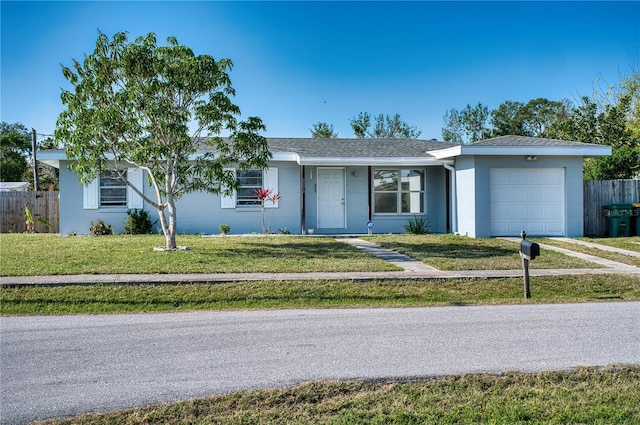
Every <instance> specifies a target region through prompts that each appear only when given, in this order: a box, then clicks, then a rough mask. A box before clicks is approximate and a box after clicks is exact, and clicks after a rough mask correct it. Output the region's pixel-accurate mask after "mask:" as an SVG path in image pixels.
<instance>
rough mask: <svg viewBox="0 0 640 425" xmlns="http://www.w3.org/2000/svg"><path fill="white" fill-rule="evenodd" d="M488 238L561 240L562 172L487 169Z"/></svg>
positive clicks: (562, 208)
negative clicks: (520, 236)
mask: <svg viewBox="0 0 640 425" xmlns="http://www.w3.org/2000/svg"><path fill="white" fill-rule="evenodd" d="M490 198H491V205H490V208H491V236H516V235H518V234H519V233H520V231H522V230H525V231H526V232H527V234H529V235H536V236H565V234H566V232H565V211H566V204H565V170H564V168H491V170H490Z"/></svg>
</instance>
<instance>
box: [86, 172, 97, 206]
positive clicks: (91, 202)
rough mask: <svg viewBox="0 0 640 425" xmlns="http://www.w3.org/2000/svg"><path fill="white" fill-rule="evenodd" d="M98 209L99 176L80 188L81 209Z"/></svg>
mask: <svg viewBox="0 0 640 425" xmlns="http://www.w3.org/2000/svg"><path fill="white" fill-rule="evenodd" d="M99 207H100V176H98V177H96V178H95V179H93V180H91V182H90V183H89V184H85V185H84V186H82V208H83V209H85V210H97V209H98V208H99Z"/></svg>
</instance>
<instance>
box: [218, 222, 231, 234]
mask: <svg viewBox="0 0 640 425" xmlns="http://www.w3.org/2000/svg"><path fill="white" fill-rule="evenodd" d="M218 229H220V233H222V234H223V235H226V234H228V233H229V232H230V231H231V226H229V225H228V224H221V225H220V226H218Z"/></svg>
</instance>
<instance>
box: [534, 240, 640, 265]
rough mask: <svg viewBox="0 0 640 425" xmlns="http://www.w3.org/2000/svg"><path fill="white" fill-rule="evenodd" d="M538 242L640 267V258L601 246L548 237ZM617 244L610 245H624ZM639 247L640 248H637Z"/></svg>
mask: <svg viewBox="0 0 640 425" xmlns="http://www.w3.org/2000/svg"><path fill="white" fill-rule="evenodd" d="M639 239H640V238H639ZM536 242H539V243H544V244H547V245H552V246H557V247H558V248H564V249H569V250H571V251H575V252H582V253H583V254H589V255H595V256H596V257H600V258H606V259H607V260H612V261H617V262H619V263H622V264H628V265H630V266H636V267H640V258H637V257H632V256H630V255H625V254H621V253H618V252H612V251H606V250H604V249H600V248H592V247H590V246H584V245H580V244H576V243H571V242H563V241H559V240H555V239H548V238H540V239H536ZM587 242H591V241H587ZM595 243H600V242H595ZM616 245H624V244H620V243H618V244H616ZM616 245H611V244H610V245H609V246H613V247H616V248H623V246H616ZM623 249H627V248H623ZM637 249H638V248H636V250H637ZM630 251H632V250H630Z"/></svg>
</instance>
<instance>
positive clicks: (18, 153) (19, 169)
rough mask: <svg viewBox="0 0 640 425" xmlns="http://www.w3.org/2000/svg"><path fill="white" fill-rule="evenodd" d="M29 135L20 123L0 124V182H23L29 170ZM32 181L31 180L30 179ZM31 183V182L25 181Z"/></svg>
mask: <svg viewBox="0 0 640 425" xmlns="http://www.w3.org/2000/svg"><path fill="white" fill-rule="evenodd" d="M30 151H31V135H30V132H29V130H28V129H27V127H25V126H24V125H22V124H21V123H13V124H9V123H7V122H4V121H2V123H0V181H3V182H20V181H25V180H24V179H25V174H26V173H27V171H28V170H29V154H30ZM32 180H33V179H32ZM26 181H31V180H26Z"/></svg>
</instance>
